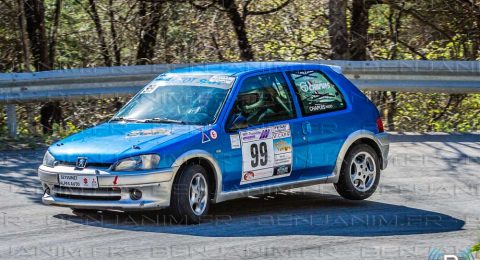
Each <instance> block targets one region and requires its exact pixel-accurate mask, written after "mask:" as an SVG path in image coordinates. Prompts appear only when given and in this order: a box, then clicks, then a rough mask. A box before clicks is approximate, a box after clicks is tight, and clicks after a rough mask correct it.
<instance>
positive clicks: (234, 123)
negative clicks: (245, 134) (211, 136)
mask: <svg viewBox="0 0 480 260" xmlns="http://www.w3.org/2000/svg"><path fill="white" fill-rule="evenodd" d="M246 126H247V119H246V118H245V117H244V116H242V115H241V114H236V115H232V117H231V118H230V120H229V122H228V124H227V129H228V130H230V131H232V130H237V129H240V128H244V127H246Z"/></svg>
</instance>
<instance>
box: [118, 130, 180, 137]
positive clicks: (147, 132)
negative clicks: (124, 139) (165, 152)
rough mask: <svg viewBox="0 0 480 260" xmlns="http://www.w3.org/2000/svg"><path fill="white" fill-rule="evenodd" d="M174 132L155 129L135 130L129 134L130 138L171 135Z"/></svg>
mask: <svg viewBox="0 0 480 260" xmlns="http://www.w3.org/2000/svg"><path fill="white" fill-rule="evenodd" d="M171 134H172V131H171V130H168V129H165V128H155V129H146V130H135V131H132V132H130V133H128V134H127V136H128V137H134V136H148V135H171Z"/></svg>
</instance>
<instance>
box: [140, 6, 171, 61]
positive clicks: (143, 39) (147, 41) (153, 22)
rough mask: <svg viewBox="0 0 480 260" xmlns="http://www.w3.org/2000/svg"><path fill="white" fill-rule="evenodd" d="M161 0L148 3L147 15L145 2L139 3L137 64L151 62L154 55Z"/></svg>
mask: <svg viewBox="0 0 480 260" xmlns="http://www.w3.org/2000/svg"><path fill="white" fill-rule="evenodd" d="M163 4H164V3H163V1H154V2H152V3H151V4H150V11H149V15H148V16H147V14H146V3H145V2H144V1H142V3H140V10H139V14H140V15H142V16H143V17H141V19H144V20H143V22H142V28H141V30H140V32H141V33H140V34H141V35H140V42H139V43H138V48H137V62H136V63H137V64H139V65H142V64H148V63H151V61H152V59H153V57H154V55H155V46H156V44H157V33H158V28H160V18H161V9H162V5H163Z"/></svg>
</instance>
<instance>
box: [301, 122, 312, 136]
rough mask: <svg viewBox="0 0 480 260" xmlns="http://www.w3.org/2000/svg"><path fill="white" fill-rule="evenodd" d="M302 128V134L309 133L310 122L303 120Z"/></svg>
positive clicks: (310, 130) (310, 128)
mask: <svg viewBox="0 0 480 260" xmlns="http://www.w3.org/2000/svg"><path fill="white" fill-rule="evenodd" d="M302 130H303V134H306V135H308V134H311V133H312V125H310V122H303V124H302Z"/></svg>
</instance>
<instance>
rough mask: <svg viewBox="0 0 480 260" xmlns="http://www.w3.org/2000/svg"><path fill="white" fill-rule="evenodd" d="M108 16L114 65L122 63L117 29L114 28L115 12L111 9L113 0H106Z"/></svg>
mask: <svg viewBox="0 0 480 260" xmlns="http://www.w3.org/2000/svg"><path fill="white" fill-rule="evenodd" d="M108 6H109V12H108V14H109V16H110V33H111V34H112V42H113V54H114V56H115V66H120V65H121V64H122V57H121V52H120V48H119V47H118V43H117V41H118V39H117V30H116V29H115V13H114V10H113V0H108Z"/></svg>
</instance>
